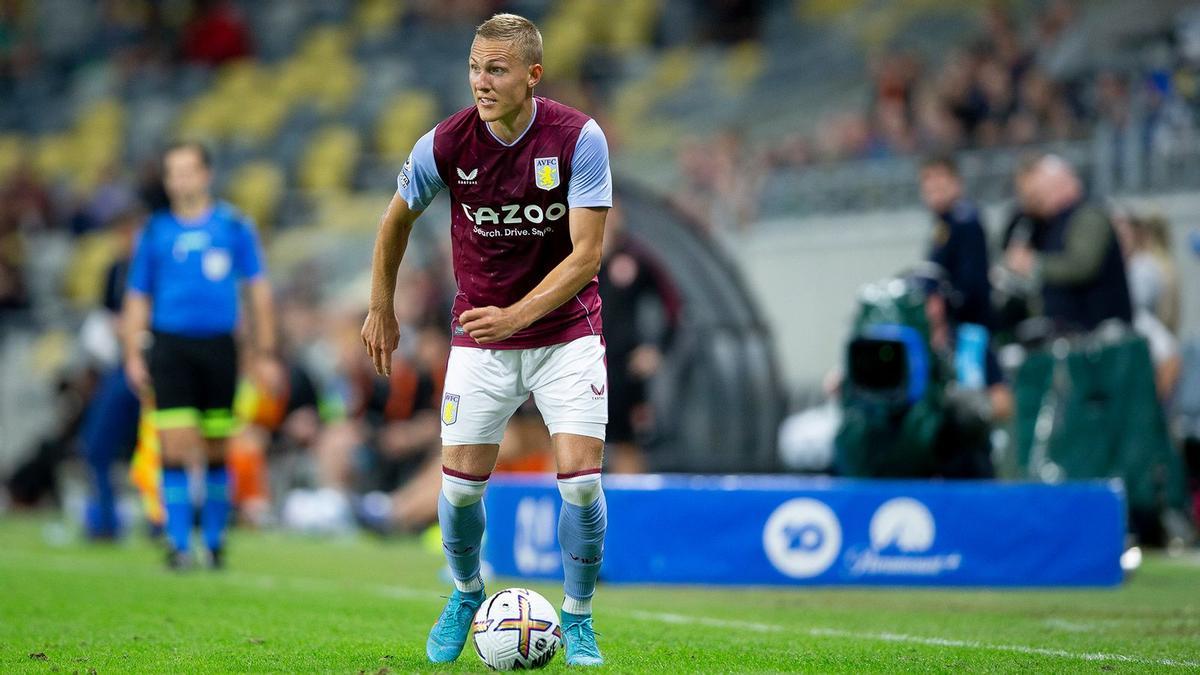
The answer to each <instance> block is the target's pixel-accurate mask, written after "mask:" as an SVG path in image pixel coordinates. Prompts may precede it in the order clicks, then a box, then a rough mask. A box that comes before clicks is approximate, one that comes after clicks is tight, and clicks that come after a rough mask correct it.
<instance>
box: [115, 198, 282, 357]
mask: <svg viewBox="0 0 1200 675" xmlns="http://www.w3.org/2000/svg"><path fill="white" fill-rule="evenodd" d="M263 272H264V270H263V264H262V253H261V251H260V247H259V242H258V235H257V234H256V233H255V230H254V226H253V225H251V224H250V222H249V221H248V220H247V219H246V218H245V217H244V216H243V215H242V214H241V213H239V212H238V211H237V210H236V209H235V208H233V207H232V206H230V205H229V204H226V203H223V202H218V203H217V204H216V205H215V206H214V207H213V208H212V209H211V210H210V211H209V212H208V213H206V214H205V215H203V216H201V217H200V218H198V219H196V220H194V221H181V220H180V219H179V218H177V217H176V216H175V215H174V214H172V213H171V212H170V211H159V212H156V213H155V214H154V215H152V216H151V217H150V219H149V221H148V222H147V223H146V227H145V228H144V229H143V231H142V233H141V235H140V236H139V238H138V244H137V249H136V251H135V252H134V256H133V261H132V263H131V264H130V270H129V289H130V290H132V291H136V292H138V293H142V294H144V295H146V296H148V297H149V298H150V301H151V319H150V327H151V328H152V329H153V330H155V331H160V332H163V333H171V334H175V335H184V336H188V337H211V336H215V335H222V334H228V333H232V332H233V329H234V326H236V324H237V320H238V282H239V281H251V280H254V279H257V278H258V277H260V276H261V275H262V274H263Z"/></svg>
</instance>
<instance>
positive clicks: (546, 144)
mask: <svg viewBox="0 0 1200 675" xmlns="http://www.w3.org/2000/svg"><path fill="white" fill-rule="evenodd" d="M397 190H398V192H399V194H400V196H401V197H403V198H404V200H405V201H406V202H407V203H408V206H409V208H410V209H412V210H414V211H423V210H425V208H426V207H428V206H429V203H430V202H431V201H432V200H433V198H434V197H435V196H436V195H437V194H438V193H439V192H441V191H442V190H446V191H448V192H449V193H450V238H451V243H452V247H453V256H454V276H455V281H456V282H457V283H458V293H457V294H456V296H455V298H454V310H453V311H454V316H455V317H458V316H460V315H461V314H462V312H464V311H466V310H468V309H471V308H472V307H486V306H488V305H494V306H497V307H507V306H510V305H512V304H513V303H515V302H517V301H518V300H520V299H521V298H522V297H524V296H525V295H526V294H527V293H528V292H529V291H531V290H532V289H533V288H534V287H536V286H537V284H538V283H540V282H541V281H542V279H544V278H545V277H546V275H547V274H549V273H550V271H551V270H552V269H554V267H555V266H556V265H558V264H559V263H560V262H562V261H563V259H565V258H566V257H567V256H568V255H569V254H570V253H571V251H572V248H573V245H572V241H571V235H570V217H569V212H570V209H573V208H608V207H611V206H612V174H611V171H610V170H609V161H608V146H607V144H606V142H605V139H604V133H603V132H602V131H601V130H600V127H599V125H597V124H596V122H595V120H593V119H591V118H590V117H588V116H587V115H584V114H583V113H581V112H579V111H578V110H575V109H574V108H571V107H569V106H566V105H563V104H561V103H557V102H555V101H552V100H550V99H547V98H543V97H540V96H536V97H534V99H533V115H532V118H531V119H530V122H529V126H528V128H526V129H525V131H524V133H522V134H521V135H520V136H519V137H518V138H517V139H516V140H514V141H512V142H511V143H505V142H503V141H501V140H500V139H499V138H498V137H496V135H495V134H494V133H492V131H491V129H490V128H489V127H488V125H487V124H485V123H484V122H483V121H482V120H481V119H480V118H479V113H478V111H476V109H475V108H474V106H472V107H470V108H465V109H463V110H460V111H459V112H457V113H455V114H454V115H451V116H450V117H448V118H447V119H445V120H444V121H442V122H441V123H440V124H438V125H437V126H436V127H435V128H434V129H433V131H430V132H429V133H427V134H425V135H424V136H423V137H421V139H420V140H419V141H417V143H416V145H415V147H414V148H413V151H412V154H411V155H410V156H409V158H408V161H407V162H405V164H404V168H403V169H402V170H401V171H400V175H399V176H398V177H397ZM452 329H453V331H454V337H453V340H452V342H453V344H454V345H456V346H460V347H477V346H478V344H476V342H475V341H474V340H472V339H471V337H470V336H469V335H467V334H466V333H465V331H463V329H462V327H461V326H459V325H458V323H457V319H456V320H455V322H454V325H453V326H452ZM601 332H602V326H601V318H600V294H599V291H598V286H597V282H596V280H595V279H592V280H591V281H589V282H588V283H587V284H586V285H585V286H584V287H583V289H581V290H580V291H579V293H577V294H576V295H575V297H574V298H572V299H570V300H568V301H567V302H565V303H563V304H562V305H561V306H559V307H557V308H555V309H554V310H552V311H551V312H550V313H548V314H546V315H545V316H543V317H542V318H540V319H538V320H537V321H535V322H534V323H533V324H532V325H530V326H528V327H526V328H524V329H522V330H520V331H518V332H517V333H515V334H513V335H512V336H511V337H509V338H507V339H505V340H501V341H499V342H493V343H489V344H488V348H489V349H529V348H534V347H544V346H548V345H554V344H561V343H564V342H569V341H571V340H574V339H576V338H579V337H583V336H585V335H600V334H601Z"/></svg>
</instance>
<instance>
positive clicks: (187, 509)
mask: <svg viewBox="0 0 1200 675" xmlns="http://www.w3.org/2000/svg"><path fill="white" fill-rule="evenodd" d="M162 490H163V506H164V507H165V508H166V512H167V539H168V540H169V541H170V542H171V548H173V549H175V550H176V551H187V550H188V549H189V548H191V546H190V540H191V538H192V518H193V516H192V493H191V491H189V490H188V475H187V469H185V468H183V467H177V466H176V467H163V472H162Z"/></svg>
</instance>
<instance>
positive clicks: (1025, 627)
mask: <svg viewBox="0 0 1200 675" xmlns="http://www.w3.org/2000/svg"><path fill="white" fill-rule="evenodd" d="M48 527H52V525H51V524H50V523H49V521H46V520H44V519H42V520H34V519H28V518H13V517H8V518H6V519H4V520H2V521H0V672H4V673H9V672H59V673H74V672H79V673H88V672H92V671H95V672H97V673H108V672H135V671H136V672H231V671H254V672H260V671H277V672H310V671H321V672H334V673H359V672H365V673H383V672H390V673H402V672H414V671H425V670H451V671H454V670H472V671H479V670H483V664H482V663H480V662H479V660H478V659H477V658H476V657H475V656H474V654H473V653H471V652H470V648H469V647H468V650H467V651H466V652H464V654H463V656H462V657H460V659H459V660H458V662H457V663H455V664H452V665H451V666H449V667H439V668H436V669H435V668H433V667H432V666H431V665H430V664H428V663H426V661H425V654H424V643H425V635H426V632H427V630H428V629H429V626H430V624H431V623H432V622H433V620H434V619H435V618H436V616H437V614H438V612H439V611H440V608H441V605H442V599H441V597H440V596H442V595H444V594H445V593H447V589H446V588H445V587H444V586H443V585H442V584H441V583H439V582H438V580H437V572H438V569H439V568H440V566H441V561H440V559H439V558H438V556H437V555H435V554H433V553H430V552H429V551H428V550H426V549H425V548H423V547H422V546H420V545H419V544H418V543H417V542H415V541H405V542H378V541H374V540H370V539H357V538H356V539H348V540H314V539H305V538H300V537H295V536H288V535H283V534H274V533H271V534H253V533H238V534H237V535H236V536H235V538H234V541H233V544H232V547H231V549H230V556H229V569H228V570H226V571H224V572H219V573H213V572H208V571H205V570H195V571H192V572H190V573H188V574H184V575H176V574H171V573H168V572H166V571H165V570H164V569H162V567H161V555H160V554H159V551H158V550H157V549H156V548H154V547H153V546H152V545H151V544H149V543H147V542H144V541H140V540H138V541H132V542H129V543H124V544H117V545H109V546H88V545H85V544H82V543H75V542H71V543H59V544H54V545H52V544H50V543H47V542H48V541H52V540H54V539H55V538H54V537H47V536H45V534H44V533H45V531H46V529H47V528H48ZM504 585H523V584H521V582H516V581H510V582H508V583H505V580H500V581H499V582H493V583H492V584H491V586H490V588H489V590H490V591H495V590H499V589H500V588H501V587H503V586H504ZM533 587H534V588H535V589H537V590H538V591H539V592H541V593H542V594H544V595H546V597H548V598H549V599H550V601H551V602H552V603H555V604H557V603H558V602H559V601H560V600H561V599H562V596H561V589H560V588H558V587H556V586H555V585H550V584H533ZM596 626H597V629H598V630H599V631H600V633H601V635H600V645H601V648H602V649H603V650H604V653H605V656H606V658H607V659H608V669H610V670H613V671H615V672H640V671H654V672H668V673H675V672H704V673H711V672H733V671H754V672H768V671H809V672H904V671H908V672H929V671H938V672H957V671H987V672H996V671H1005V672H1017V671H1024V670H1038V671H1049V672H1064V671H1066V672H1111V671H1121V672H1145V671H1163V672H1189V671H1200V556H1198V555H1197V554H1195V553H1192V554H1189V555H1188V556H1184V557H1181V558H1176V559H1166V558H1161V557H1159V558H1150V559H1149V560H1148V561H1147V562H1146V564H1145V565H1144V566H1143V568H1142V569H1141V570H1140V571H1139V573H1138V574H1137V575H1136V576H1135V577H1134V578H1133V579H1132V580H1131V581H1130V582H1128V583H1127V584H1126V585H1125V586H1123V587H1122V588H1120V589H1116V590H1073V591H1003V592H1000V591H959V590H955V591H943V590H921V591H911V590H890V589H886V590H885V589H866V590H809V589H778V590H777V589H753V590H728V589H708V588H692V587H687V588H684V587H674V588H663V587H628V586H606V587H602V588H601V589H600V591H599V593H598V595H597V606H596ZM564 668H565V665H564V663H563V660H562V657H561V656H558V657H556V658H555V660H554V662H553V663H552V664H551V665H550V667H549V669H550V670H562V669H564Z"/></svg>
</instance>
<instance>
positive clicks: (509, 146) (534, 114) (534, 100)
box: [480, 96, 538, 148]
mask: <svg viewBox="0 0 1200 675" xmlns="http://www.w3.org/2000/svg"><path fill="white" fill-rule="evenodd" d="M537 111H538V104H537V97H536V96H534V97H533V114H532V115H530V116H529V125H528V126H526V127H525V131H522V132H521V135H520V136H517V137H516V138H515V139H513V142H512V143H505V142H504V141H502V140H500V137H499V136H497V135H496V132H494V131H492V125H490V124H488V123H487V122H483V127H484V128H485V129H487V130H488V133H489V134H491V135H492V138H494V139H496V142H497V143H499V144H500V145H503V146H504V147H506V148H511V147H513V146H514V145H516V144H517V143H520V142H521V139H522V138H525V134H527V133H529V130H530V129H532V128H533V122H534V120H536V119H537ZM480 121H481V122H482V121H483V120H480Z"/></svg>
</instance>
